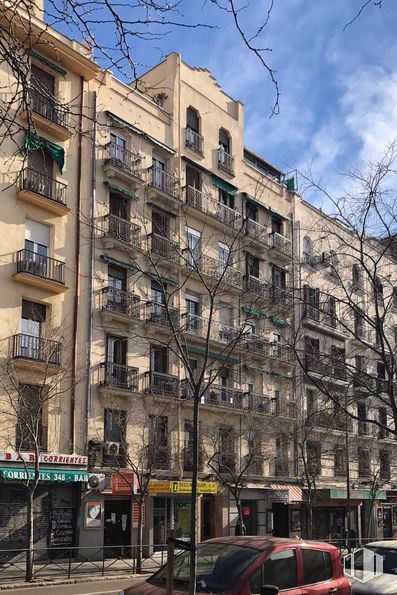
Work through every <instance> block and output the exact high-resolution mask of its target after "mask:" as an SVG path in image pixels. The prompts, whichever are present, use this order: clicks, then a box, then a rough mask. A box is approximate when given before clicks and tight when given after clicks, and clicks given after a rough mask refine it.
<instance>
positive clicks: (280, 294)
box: [270, 285, 293, 308]
mask: <svg viewBox="0 0 397 595" xmlns="http://www.w3.org/2000/svg"><path fill="white" fill-rule="evenodd" d="M270 295H271V298H272V301H273V303H275V304H277V305H278V306H283V307H287V308H290V307H291V306H292V303H293V299H292V288H291V287H285V286H284V287H281V286H280V285H272V286H271V287H270Z"/></svg>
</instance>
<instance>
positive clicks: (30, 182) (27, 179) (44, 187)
mask: <svg viewBox="0 0 397 595" xmlns="http://www.w3.org/2000/svg"><path fill="white" fill-rule="evenodd" d="M66 191H67V185H66V184H63V183H62V182H58V181H57V180H54V179H53V178H50V177H49V176H47V175H46V174H44V173H43V172H38V171H35V170H34V169H32V168H30V167H26V168H25V169H24V170H23V171H22V175H21V187H20V189H19V191H18V198H19V200H23V201H24V202H27V203H29V204H32V205H35V206H37V207H40V208H41V209H44V210H46V211H48V212H50V213H54V214H55V215H66V213H68V212H69V211H70V209H69V208H68V207H67V206H66Z"/></svg>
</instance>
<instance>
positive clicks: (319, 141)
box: [102, 0, 397, 192]
mask: <svg viewBox="0 0 397 595" xmlns="http://www.w3.org/2000/svg"><path fill="white" fill-rule="evenodd" d="M362 1H363V0H348V1H347V0H331V1H330V0H274V9H273V12H272V15H271V19H270V22H269V25H268V27H267V28H266V29H265V30H264V33H263V35H262V38H261V45H263V46H266V47H270V48H272V52H269V54H268V56H267V59H268V61H269V63H270V65H271V66H272V67H273V68H274V69H275V70H276V71H277V74H276V77H277V80H278V83H279V85H280V91H281V97H280V114H279V115H276V116H273V117H272V118H269V115H270V113H271V108H272V105H273V103H274V99H275V95H274V89H273V87H272V85H271V83H270V81H269V77H268V75H267V74H266V72H265V71H264V69H263V68H262V67H261V65H260V64H259V62H258V60H257V58H256V57H255V56H254V55H252V54H250V53H249V51H248V50H247V49H245V48H244V46H243V43H242V42H241V40H240V39H239V37H238V35H237V33H236V31H235V28H234V24H233V22H232V19H231V18H230V15H227V14H226V13H224V12H222V11H219V10H218V9H216V8H215V7H214V6H213V5H212V4H211V2H209V0H207V1H205V0H182V2H181V5H180V11H181V16H183V17H184V18H186V20H187V21H190V22H197V21H201V22H207V23H211V24H213V25H217V26H218V27H219V28H218V29H213V30H208V29H207V30H206V29H195V30H191V29H177V30H171V31H170V33H169V34H168V35H166V36H164V37H161V38H159V39H157V40H153V41H150V42H149V41H144V42H137V44H136V46H135V48H133V49H134V51H135V52H136V56H137V59H138V61H139V62H140V63H141V65H142V69H145V68H149V67H150V66H152V65H153V64H155V63H156V62H157V61H159V60H160V59H161V58H162V56H164V55H165V54H167V53H168V52H170V51H177V52H180V53H181V54H182V57H183V59H184V60H185V61H186V62H188V63H189V64H191V65H192V66H200V67H204V68H208V69H209V70H210V71H211V72H212V74H213V75H214V76H215V78H216V79H217V81H218V82H219V83H220V84H221V86H222V87H223V88H224V89H225V91H226V92H227V93H229V94H230V95H232V96H233V97H234V98H236V99H240V100H241V101H242V102H243V103H244V104H245V118H246V119H245V128H246V137H245V143H246V145H247V146H249V147H251V148H252V149H253V150H255V151H256V152H257V153H259V154H260V155H262V156H263V157H264V158H265V159H267V160H268V161H270V162H271V163H274V165H276V166H278V167H279V168H280V169H282V170H284V171H288V170H292V169H295V168H297V169H300V170H303V171H308V169H309V168H310V169H311V170H312V171H313V173H314V175H315V177H316V179H317V180H319V181H320V182H321V183H322V184H323V185H325V186H327V187H328V188H329V189H330V190H331V191H335V192H338V191H339V190H340V186H341V184H342V183H343V176H342V174H343V173H344V172H346V171H348V170H349V169H350V168H353V167H356V166H358V165H359V164H360V163H361V162H366V161H368V160H370V159H376V158H377V157H379V155H380V154H381V153H382V152H383V151H384V149H385V148H386V146H387V144H388V143H389V142H391V141H392V140H394V138H395V137H396V136H397V36H396V31H397V6H396V1H395V0H384V2H383V8H382V9H379V8H377V7H375V6H373V5H372V4H371V5H369V6H368V8H367V9H366V10H365V11H364V12H363V14H362V15H361V16H360V18H359V19H358V20H357V21H356V22H354V23H353V24H352V25H351V26H349V27H348V28H347V29H346V30H345V31H343V27H344V25H345V24H346V23H347V22H348V21H349V20H350V19H351V18H352V17H353V16H354V15H355V14H356V12H357V11H358V9H359V8H360V6H361V4H362ZM244 3H245V4H246V5H247V6H248V8H247V9H246V10H245V11H244V13H242V18H243V21H244V25H245V27H246V28H248V30H252V31H253V30H254V28H255V25H257V24H258V23H259V22H260V21H262V20H263V15H265V13H266V11H267V8H268V5H269V0H245V2H244ZM102 35H103V36H104V40H105V41H106V43H107V45H111V44H112V36H111V34H110V33H109V28H108V29H107V30H106V31H104V32H102Z"/></svg>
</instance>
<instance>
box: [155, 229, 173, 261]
mask: <svg viewBox="0 0 397 595" xmlns="http://www.w3.org/2000/svg"><path fill="white" fill-rule="evenodd" d="M149 237H150V240H151V242H150V246H151V251H152V252H153V253H154V254H159V255H160V256H163V257H164V258H166V259H167V260H172V261H173V262H179V259H180V247H179V244H178V242H175V241H174V240H171V238H167V237H166V236H161V235H159V234H157V233H151V234H150V235H149Z"/></svg>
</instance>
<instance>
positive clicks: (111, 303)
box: [101, 287, 141, 318]
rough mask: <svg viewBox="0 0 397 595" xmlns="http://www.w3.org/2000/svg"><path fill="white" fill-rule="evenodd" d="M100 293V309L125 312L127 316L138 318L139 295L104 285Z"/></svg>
mask: <svg viewBox="0 0 397 595" xmlns="http://www.w3.org/2000/svg"><path fill="white" fill-rule="evenodd" d="M101 295H102V300H101V309H102V310H107V311H109V312H114V313H117V314H125V316H126V317H127V318H140V312H141V309H140V304H139V302H140V298H139V296H137V295H135V294H133V293H130V292H128V291H122V290H121V289H117V288H116V287H104V288H103V289H102V294H101Z"/></svg>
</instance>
